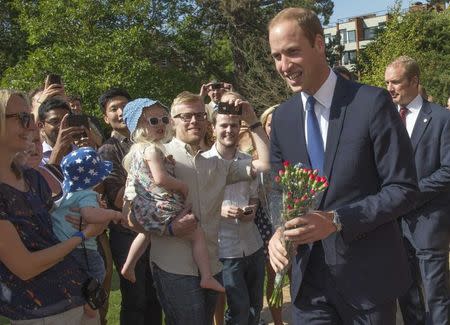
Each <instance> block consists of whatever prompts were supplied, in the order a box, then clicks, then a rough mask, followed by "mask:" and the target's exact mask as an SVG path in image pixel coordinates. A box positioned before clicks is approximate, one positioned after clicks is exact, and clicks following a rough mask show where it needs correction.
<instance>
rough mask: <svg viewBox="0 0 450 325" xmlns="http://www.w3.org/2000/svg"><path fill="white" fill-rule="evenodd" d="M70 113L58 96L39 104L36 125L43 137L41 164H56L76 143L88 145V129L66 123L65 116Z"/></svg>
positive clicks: (68, 107) (66, 104)
mask: <svg viewBox="0 0 450 325" xmlns="http://www.w3.org/2000/svg"><path fill="white" fill-rule="evenodd" d="M68 114H70V106H69V104H68V103H67V102H66V101H65V100H63V99H62V98H60V97H52V98H50V99H47V100H46V101H44V102H43V103H42V104H41V106H39V111H38V126H39V128H40V129H41V135H42V137H43V140H44V141H43V143H42V148H43V158H42V162H41V164H42V165H45V164H47V163H50V164H57V165H59V163H60V162H61V159H62V158H63V157H64V156H65V155H67V154H68V153H69V152H70V151H72V150H73V149H75V148H76V147H77V146H75V141H77V140H78V142H77V145H78V146H80V147H82V146H86V145H89V139H88V135H89V130H87V129H86V128H84V127H82V126H72V127H69V126H68V125H67V121H66V120H67V116H68Z"/></svg>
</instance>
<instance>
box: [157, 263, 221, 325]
mask: <svg viewBox="0 0 450 325" xmlns="http://www.w3.org/2000/svg"><path fill="white" fill-rule="evenodd" d="M152 268H153V280H154V281H155V287H156V291H157V293H158V297H159V301H160V302H161V305H162V308H163V310H164V315H165V321H166V325H180V324H183V325H210V324H212V322H213V316H214V310H215V308H216V303H217V296H218V293H217V292H216V291H213V290H208V289H202V288H200V277H199V276H191V275H181V274H174V273H169V272H165V271H163V270H162V269H160V268H159V267H158V266H157V265H156V264H155V263H153V264H152ZM221 276H222V274H221V273H218V274H216V275H215V276H214V277H215V278H216V279H217V280H218V281H219V282H220V280H221Z"/></svg>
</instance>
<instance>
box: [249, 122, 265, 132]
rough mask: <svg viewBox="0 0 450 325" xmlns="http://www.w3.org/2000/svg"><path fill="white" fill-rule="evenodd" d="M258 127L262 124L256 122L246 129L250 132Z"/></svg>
mask: <svg viewBox="0 0 450 325" xmlns="http://www.w3.org/2000/svg"><path fill="white" fill-rule="evenodd" d="M260 126H262V123H261V122H259V121H258V122H255V123H253V124H252V125H250V126H249V127H248V129H249V130H250V131H253V130H254V129H256V128H258V127H260Z"/></svg>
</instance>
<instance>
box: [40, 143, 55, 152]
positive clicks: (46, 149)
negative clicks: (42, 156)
mask: <svg viewBox="0 0 450 325" xmlns="http://www.w3.org/2000/svg"><path fill="white" fill-rule="evenodd" d="M52 150H53V147H52V146H51V145H49V144H48V143H47V142H45V141H42V152H51V151H52Z"/></svg>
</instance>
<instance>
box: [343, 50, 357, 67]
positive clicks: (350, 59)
mask: <svg viewBox="0 0 450 325" xmlns="http://www.w3.org/2000/svg"><path fill="white" fill-rule="evenodd" d="M342 63H343V64H344V65H347V64H354V63H356V51H345V52H344V55H343V57H342Z"/></svg>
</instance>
